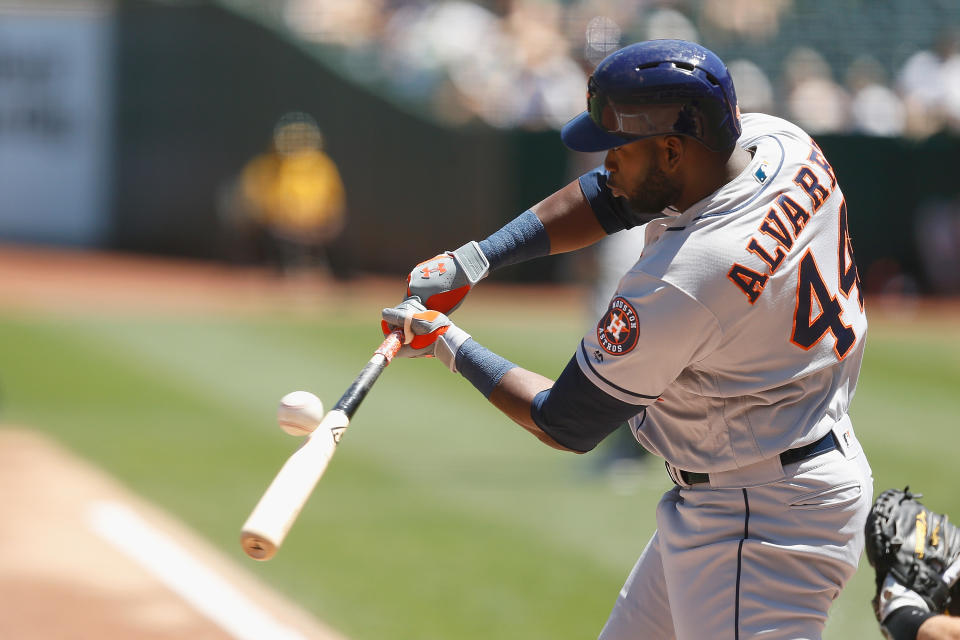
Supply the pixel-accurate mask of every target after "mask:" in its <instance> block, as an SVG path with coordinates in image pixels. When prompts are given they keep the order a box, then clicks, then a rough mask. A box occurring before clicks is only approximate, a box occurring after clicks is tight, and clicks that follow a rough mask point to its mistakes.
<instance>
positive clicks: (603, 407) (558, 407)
mask: <svg viewBox="0 0 960 640" xmlns="http://www.w3.org/2000/svg"><path fill="white" fill-rule="evenodd" d="M644 410H645V407H643V406H641V405H635V404H629V403H627V402H623V401H622V400H617V399H616V398H612V397H610V396H608V395H607V394H605V393H604V392H603V391H601V390H600V389H598V388H597V387H596V386H595V385H594V384H593V383H592V382H590V380H588V379H587V377H586V376H585V375H583V372H582V371H581V370H580V366H579V365H578V364H577V359H576V357H573V358H571V359H570V362H568V363H567V366H566V368H565V369H564V370H563V373H561V374H560V377H559V378H557V381H556V382H555V383H554V385H553V387H552V388H550V389H547V390H545V391H541V392H540V393H538V394H537V396H536V398H534V400H533V405H532V406H531V408H530V416H531V417H532V418H533V421H534V422H535V423H536V424H537V426H538V427H540V428H541V429H543V430H544V431H545V432H546V433H547V434H548V435H549V436H550V437H551V438H553V439H554V440H556V441H557V442H558V443H560V444H562V445H563V446H565V447H567V448H568V449H573V450H575V451H590V450H591V449H593V448H594V447H595V446H597V445H598V444H599V443H600V441H601V440H603V439H604V438H606V437H607V436H608V435H610V434H611V433H613V431H614V430H616V428H617V427H619V426H620V425H622V424H623V423H624V422H626V421H627V420H629V419H630V418H632V417H633V416H635V415H637V414H639V413H641V412H642V411H644Z"/></svg>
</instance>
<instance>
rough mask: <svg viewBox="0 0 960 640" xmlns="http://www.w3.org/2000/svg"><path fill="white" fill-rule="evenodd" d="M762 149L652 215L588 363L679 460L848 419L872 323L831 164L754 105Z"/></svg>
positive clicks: (756, 144) (815, 431)
mask: <svg viewBox="0 0 960 640" xmlns="http://www.w3.org/2000/svg"><path fill="white" fill-rule="evenodd" d="M742 125H743V135H742V137H741V138H740V140H739V142H738V144H739V145H740V146H741V147H743V148H746V149H750V150H752V151H753V160H752V162H751V163H750V164H749V166H748V167H747V169H746V170H744V171H743V172H742V173H741V174H740V175H739V176H738V177H737V178H736V179H734V180H733V181H731V182H729V183H728V184H726V185H725V186H723V187H722V188H720V189H719V190H718V191H716V192H715V193H713V194H712V195H710V196H709V197H707V198H705V199H704V200H702V201H700V202H698V203H696V204H695V205H694V206H692V207H691V208H690V209H688V210H686V211H684V212H683V213H680V214H679V215H673V216H665V217H663V218H659V219H657V220H654V221H653V222H650V223H648V224H647V229H646V239H645V240H646V241H645V247H644V250H643V253H642V255H641V256H640V258H639V260H637V262H636V264H635V265H634V266H633V267H632V268H631V269H630V270H629V271H628V272H627V273H626V275H624V277H623V278H622V279H621V281H620V283H619V286H618V289H617V292H616V294H615V296H614V298H613V300H612V301H611V303H610V306H609V308H608V309H607V311H606V313H605V314H604V315H603V317H602V318H601V320H600V322H599V323H598V325H597V327H596V330H595V331H591V332H589V333H588V334H587V335H586V337H585V338H584V339H583V341H582V343H581V345H580V348H579V349H578V353H577V363H578V365H579V367H580V369H581V371H582V372H583V374H584V375H585V376H586V377H587V378H588V379H589V380H590V381H591V382H593V384H595V385H596V386H597V387H598V388H600V389H601V390H603V391H604V392H605V393H607V394H608V395H610V396H612V397H614V398H617V399H619V400H621V401H623V402H628V403H632V404H635V405H637V408H638V412H639V413H638V415H637V416H636V417H635V418H634V419H632V420H631V427H632V430H633V432H634V435H635V436H636V438H637V440H638V441H639V442H640V443H641V444H642V445H643V446H644V447H646V448H647V449H649V450H650V451H652V452H653V453H655V454H657V455H660V456H662V457H663V458H665V459H666V460H667V461H668V462H669V463H671V464H673V465H676V466H677V467H680V468H683V469H687V470H693V471H698V472H714V471H726V470H731V469H737V468H742V467H745V466H748V465H751V464H753V463H756V462H758V461H761V460H764V459H769V458H771V457H773V456H776V454H778V453H780V452H782V451H785V450H787V449H791V448H794V447H798V446H800V445H804V444H807V443H810V442H814V441H816V440H817V439H818V438H820V437H821V436H823V435H824V434H826V433H827V432H828V431H830V430H831V428H832V427H833V426H834V425H835V424H837V423H838V422H839V421H841V420H842V419H843V418H845V416H846V413H847V410H848V408H849V406H850V401H851V398H852V397H853V394H854V390H855V388H856V381H857V375H858V373H859V369H860V362H861V358H862V354H863V347H864V341H865V337H866V330H867V320H866V315H865V313H864V309H863V298H862V294H861V286H860V281H859V277H858V275H857V271H856V267H855V265H854V262H853V254H852V248H851V243H850V238H849V235H848V232H847V214H846V204H845V202H844V198H843V194H842V193H841V191H840V188H839V186H838V185H837V180H836V177H835V175H834V172H833V169H832V167H831V166H830V164H829V163H828V162H827V161H826V159H825V158H824V156H823V154H822V153H821V151H820V149H819V147H818V146H817V145H816V143H815V142H813V141H812V140H811V138H810V136H808V135H807V134H806V133H804V132H803V131H802V130H801V129H799V128H798V127H796V126H795V125H792V124H790V123H789V122H786V121H784V120H782V119H779V118H776V117H773V116H767V115H761V114H745V115H744V116H743V118H742Z"/></svg>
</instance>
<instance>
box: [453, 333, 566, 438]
mask: <svg viewBox="0 0 960 640" xmlns="http://www.w3.org/2000/svg"><path fill="white" fill-rule="evenodd" d="M455 362H456V370H457V371H458V372H459V373H460V375H462V376H463V377H464V378H466V379H467V380H469V381H470V383H471V384H472V385H473V386H474V387H475V388H476V389H477V390H478V391H479V392H480V393H482V394H483V395H484V396H485V397H486V398H487V399H488V400H489V401H490V402H491V403H492V404H493V406H495V407H496V408H498V409H500V411H502V412H503V413H504V415H506V416H507V417H509V418H510V419H511V420H513V421H514V422H516V423H517V424H519V425H520V426H521V427H523V428H524V429H526V430H527V431H529V432H530V433H531V434H533V435H534V436H535V437H536V438H537V439H538V440H540V441H541V442H543V443H544V444H546V445H548V446H550V447H553V448H554V449H560V450H561V451H574V450H573V449H570V448H568V447H565V446H563V445H562V444H560V443H558V442H557V441H556V440H554V439H553V438H552V437H551V436H550V435H549V434H547V433H546V432H545V431H544V430H543V429H541V428H540V427H539V426H538V425H537V424H536V422H534V420H533V417H532V415H531V408H532V407H533V402H534V399H535V398H536V396H537V394H538V393H540V392H541V391H543V390H544V389H549V388H551V387H552V386H553V380H550V379H549V378H545V377H543V376H541V375H540V374H538V373H534V372H532V371H527V370H526V369H522V368H520V367H518V366H517V365H515V364H514V363H512V362H510V361H509V360H507V359H506V358H504V357H502V356H499V355H497V354H496V353H493V352H492V351H490V350H489V349H487V348H486V347H484V346H482V345H481V344H480V343H478V342H477V341H476V340H473V339H468V340H467V341H465V342H463V343H462V344H461V345H460V346H459V347H458V348H457V351H456V356H455ZM576 453H580V452H579V451H576Z"/></svg>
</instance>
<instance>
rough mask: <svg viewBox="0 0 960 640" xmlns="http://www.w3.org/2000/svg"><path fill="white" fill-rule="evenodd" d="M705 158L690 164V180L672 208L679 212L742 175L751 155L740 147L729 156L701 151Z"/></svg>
mask: <svg viewBox="0 0 960 640" xmlns="http://www.w3.org/2000/svg"><path fill="white" fill-rule="evenodd" d="M703 152H705V154H706V155H705V156H704V157H703V158H700V159H699V160H700V161H699V162H696V163H691V165H689V166H690V167H691V172H690V173H691V175H690V179H689V180H687V181H686V184H685V185H684V189H683V191H682V192H681V194H680V198H679V199H678V200H677V202H676V204H675V205H674V207H675V208H676V209H677V210H679V211H686V210H687V209H689V208H690V207H691V206H693V205H694V204H696V203H697V202H700V201H701V200H703V199H704V198H706V197H707V196H709V195H710V194H711V193H713V192H714V191H716V190H718V189H720V188H721V187H722V186H724V185H725V184H727V183H728V182H730V181H732V180H734V179H735V178H736V177H737V176H739V175H740V174H741V173H743V170H744V169H746V168H747V165H749V164H750V161H751V160H753V154H752V153H750V152H749V151H747V150H745V149H741V148H740V147H736V146H735V147H734V148H733V151H732V152H730V153H729V154H726V153H721V154H718V153H716V152H713V151H708V150H707V149H703Z"/></svg>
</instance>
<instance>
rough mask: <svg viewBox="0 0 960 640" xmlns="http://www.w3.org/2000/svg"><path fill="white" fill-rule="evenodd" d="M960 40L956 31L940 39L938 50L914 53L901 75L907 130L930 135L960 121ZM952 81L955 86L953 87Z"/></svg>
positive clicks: (916, 134)
mask: <svg viewBox="0 0 960 640" xmlns="http://www.w3.org/2000/svg"><path fill="white" fill-rule="evenodd" d="M958 45H960V39H958V35H957V32H956V31H955V30H947V31H944V32H943V33H941V35H940V36H939V37H938V38H937V42H936V44H935V45H934V49H933V50H932V51H930V50H926V49H924V50H921V51H917V52H916V53H914V54H913V55H912V56H910V57H909V58H908V59H907V61H906V63H904V65H903V68H902V69H901V70H900V74H899V77H898V78H897V87H898V88H899V90H900V93H901V94H902V95H903V100H904V103H905V104H906V109H907V117H906V132H907V134H908V135H910V136H912V137H918V138H922V137H926V136H929V135H931V134H933V133H936V132H937V131H940V130H941V129H943V128H944V127H945V126H946V125H947V124H948V123H950V122H952V123H954V125H956V124H958V123H960V89H958V88H957V87H956V85H957V84H958V83H960V58H958V55H960V54H958V50H960V46H958ZM951 83H952V86H951Z"/></svg>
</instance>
